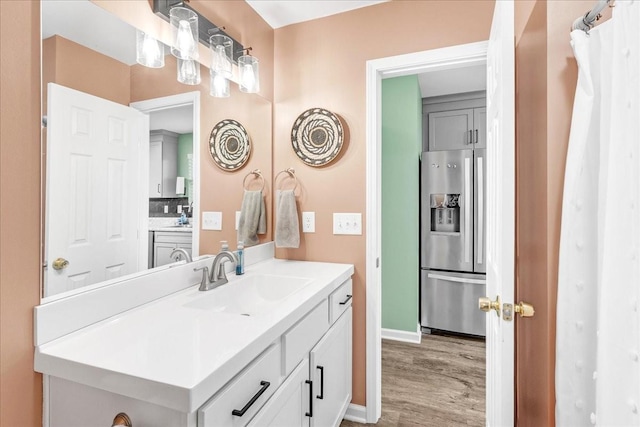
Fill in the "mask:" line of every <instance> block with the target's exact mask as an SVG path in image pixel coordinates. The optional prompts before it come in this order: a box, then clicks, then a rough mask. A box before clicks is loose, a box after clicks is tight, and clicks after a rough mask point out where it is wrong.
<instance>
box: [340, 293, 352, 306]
mask: <svg viewBox="0 0 640 427" xmlns="http://www.w3.org/2000/svg"><path fill="white" fill-rule="evenodd" d="M352 297H353V295H347V299H346V300H344V301H342V302H341V303H340V305H345V304H346V303H348V302H349V300H350V299H351V298H352Z"/></svg>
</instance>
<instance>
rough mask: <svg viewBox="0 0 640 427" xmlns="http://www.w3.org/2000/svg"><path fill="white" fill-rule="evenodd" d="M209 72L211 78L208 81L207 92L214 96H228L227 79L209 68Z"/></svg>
mask: <svg viewBox="0 0 640 427" xmlns="http://www.w3.org/2000/svg"><path fill="white" fill-rule="evenodd" d="M210 72H211V80H210V82H209V86H210V87H209V94H210V95H211V96H213V97H215V98H227V97H229V95H230V93H229V80H227V79H226V78H225V77H224V76H223V75H222V74H219V73H217V72H215V71H214V70H210Z"/></svg>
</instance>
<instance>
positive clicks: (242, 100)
mask: <svg viewBox="0 0 640 427" xmlns="http://www.w3.org/2000/svg"><path fill="white" fill-rule="evenodd" d="M165 61H166V64H165V67H164V68H161V69H152V68H146V67H143V66H139V65H136V66H133V67H131V101H132V102H135V101H141V100H145V99H151V98H157V97H161V96H168V95H175V94H177V93H181V92H185V91H191V90H198V91H200V93H201V95H200V141H199V147H200V185H201V187H200V203H201V205H200V210H201V211H219V212H222V228H223V229H222V231H211V230H201V231H200V253H201V254H206V253H217V252H218V251H219V250H220V241H221V240H227V241H228V242H229V244H230V247H231V248H235V244H236V242H237V236H236V231H235V212H236V211H239V210H240V207H241V206H242V195H243V187H242V182H243V180H244V178H245V176H246V175H247V173H249V171H251V170H254V169H260V171H261V172H262V174H263V176H264V177H265V180H266V185H265V189H264V191H263V194H264V195H265V204H266V209H267V221H268V224H269V225H268V227H267V233H266V234H264V235H259V237H260V240H261V242H264V241H270V240H272V237H271V236H272V229H273V227H272V226H271V223H270V222H271V214H270V213H271V204H272V203H271V192H270V189H271V187H272V184H271V181H272V180H271V176H272V168H271V164H272V159H271V157H272V156H271V153H272V148H271V134H272V128H271V120H272V111H271V102H270V101H268V100H266V99H264V98H262V97H260V96H258V95H255V94H247V93H242V92H240V91H239V90H238V86H237V85H235V84H231V96H230V97H229V98H222V99H221V98H213V97H211V96H209V80H208V78H209V71H208V69H206V68H204V67H202V68H201V70H200V73H201V76H202V80H203V82H202V83H201V84H200V85H198V86H192V87H188V86H185V85H183V84H181V83H178V82H177V80H176V76H175V73H176V71H175V70H176V61H175V59H174V58H173V57H172V56H170V55H167V56H166V58H165ZM223 119H234V120H237V121H239V122H240V123H242V125H243V126H244V127H245V129H246V130H247V133H248V135H249V137H250V139H251V142H252V152H251V155H250V157H249V160H248V161H247V163H246V164H245V166H244V167H243V168H242V169H240V170H238V171H235V172H226V171H223V170H221V169H220V168H219V167H217V166H216V165H215V163H214V162H213V159H212V158H211V155H210V154H209V149H208V147H209V136H210V134H211V130H212V129H213V127H214V126H215V125H216V124H217V123H218V122H219V121H220V120H223ZM247 185H248V186H250V188H252V189H255V188H257V187H255V183H252V179H251V178H249V179H247Z"/></svg>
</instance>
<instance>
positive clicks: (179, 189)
mask: <svg viewBox="0 0 640 427" xmlns="http://www.w3.org/2000/svg"><path fill="white" fill-rule="evenodd" d="M176 194H184V176H179V177H177V178H176Z"/></svg>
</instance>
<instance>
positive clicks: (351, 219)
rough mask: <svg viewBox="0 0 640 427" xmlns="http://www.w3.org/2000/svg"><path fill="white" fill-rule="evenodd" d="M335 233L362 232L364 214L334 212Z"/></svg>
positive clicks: (353, 233) (350, 233)
mask: <svg viewBox="0 0 640 427" xmlns="http://www.w3.org/2000/svg"><path fill="white" fill-rule="evenodd" d="M333 234H349V235H361V234H362V214H361V213H334V214H333Z"/></svg>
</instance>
